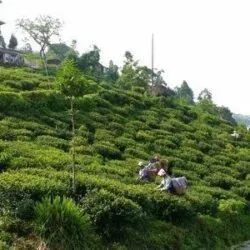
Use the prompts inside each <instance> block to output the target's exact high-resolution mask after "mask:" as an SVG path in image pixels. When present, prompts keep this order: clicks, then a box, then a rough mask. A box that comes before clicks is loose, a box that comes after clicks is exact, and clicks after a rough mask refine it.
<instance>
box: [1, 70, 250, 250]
mask: <svg viewBox="0 0 250 250" xmlns="http://www.w3.org/2000/svg"><path fill="white" fill-rule="evenodd" d="M89 82H90V85H91V86H92V88H90V90H89V91H88V93H86V94H85V95H83V96H80V97H79V98H76V99H75V107H76V110H77V112H76V114H75V124H76V136H75V152H76V159H75V161H76V166H75V169H76V190H75V192H74V193H73V192H72V188H71V187H72V155H71V153H72V150H71V149H72V143H71V138H72V135H71V121H70V115H69V110H70V102H69V100H68V99H67V98H66V97H65V96H64V95H62V94H61V93H60V91H59V90H58V88H57V83H56V80H55V78H54V77H50V78H46V77H45V76H43V75H41V74H38V73H34V72H32V71H31V70H29V69H25V68H24V69H22V68H16V69H14V68H3V67H1V68H0V168H1V173H0V203H1V206H0V249H37V248H38V247H41V248H40V249H121V250H125V249H228V248H229V247H230V246H232V245H236V244H238V243H240V242H243V241H245V240H249V239H250V211H249V207H250V203H249V200H250V132H249V131H248V130H247V129H246V127H244V126H243V125H238V124H236V125H235V124H233V123H231V122H230V121H227V120H225V119H222V118H221V117H220V116H219V115H218V114H217V113H216V112H214V110H215V108H216V106H215V105H214V104H211V103H209V104H208V103H207V104H206V103H197V104H194V105H185V104H181V102H180V101H179V99H178V98H177V97H164V96H151V95H149V94H148V93H147V92H145V91H141V89H140V88H138V89H137V90H136V89H135V90H125V89H122V88H120V87H118V86H117V85H116V84H114V83H109V82H100V83H96V82H94V81H93V80H89ZM234 130H237V131H238V133H239V134H240V138H239V139H234V138H232V136H231V134H232V133H233V131H234ZM156 153H159V154H160V155H161V158H163V159H167V160H168V161H169V166H170V167H171V168H172V169H173V175H174V176H176V177H178V176H186V177H187V179H188V185H189V187H188V191H187V192H186V194H184V195H174V194H169V193H167V192H160V191H158V190H156V189H155V187H156V185H157V183H158V182H159V179H158V178H159V177H157V180H156V183H149V182H147V181H141V180H138V179H137V174H138V169H137V163H138V161H140V160H144V161H147V160H149V159H150V158H151V157H152V156H153V155H154V154H156ZM42 247H43V248H42Z"/></svg>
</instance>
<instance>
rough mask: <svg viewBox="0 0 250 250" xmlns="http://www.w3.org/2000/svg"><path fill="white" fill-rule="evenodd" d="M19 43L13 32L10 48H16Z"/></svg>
mask: <svg viewBox="0 0 250 250" xmlns="http://www.w3.org/2000/svg"><path fill="white" fill-rule="evenodd" d="M17 45H18V41H17V38H16V37H15V36H14V35H13V34H11V37H10V41H9V45H8V47H9V48H10V49H16V47H17Z"/></svg>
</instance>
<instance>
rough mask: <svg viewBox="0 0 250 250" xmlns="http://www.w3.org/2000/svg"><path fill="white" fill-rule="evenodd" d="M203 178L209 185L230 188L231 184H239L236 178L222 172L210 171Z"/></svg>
mask: <svg viewBox="0 0 250 250" xmlns="http://www.w3.org/2000/svg"><path fill="white" fill-rule="evenodd" d="M204 180H205V181H207V182H208V183H210V185H211V186H218V187H221V188H224V189H230V188H231V187H233V186H238V185H239V181H238V180H236V179H235V178H233V177H231V176H230V175H227V174H223V173H212V174H210V175H208V176H206V177H204Z"/></svg>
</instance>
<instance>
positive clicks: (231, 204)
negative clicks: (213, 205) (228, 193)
mask: <svg viewBox="0 0 250 250" xmlns="http://www.w3.org/2000/svg"><path fill="white" fill-rule="evenodd" d="M246 208H247V205H246V203H244V202H243V201H240V200H234V199H229V200H220V203H219V208H218V213H219V215H220V216H226V217H228V216H232V215H242V214H244V213H245V212H246Z"/></svg>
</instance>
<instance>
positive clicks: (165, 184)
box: [156, 160, 172, 192]
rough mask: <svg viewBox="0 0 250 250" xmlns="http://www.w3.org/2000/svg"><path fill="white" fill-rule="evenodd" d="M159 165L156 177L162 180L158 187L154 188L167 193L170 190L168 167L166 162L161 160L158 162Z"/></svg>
mask: <svg viewBox="0 0 250 250" xmlns="http://www.w3.org/2000/svg"><path fill="white" fill-rule="evenodd" d="M160 165H161V169H160V170H159V172H158V175H159V176H161V177H162V178H163V179H162V181H161V183H160V185H159V186H157V187H156V189H158V190H160V191H169V192H170V190H171V183H172V182H171V177H170V175H169V173H168V172H169V171H168V165H167V161H165V160H162V161H161V162H160Z"/></svg>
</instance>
